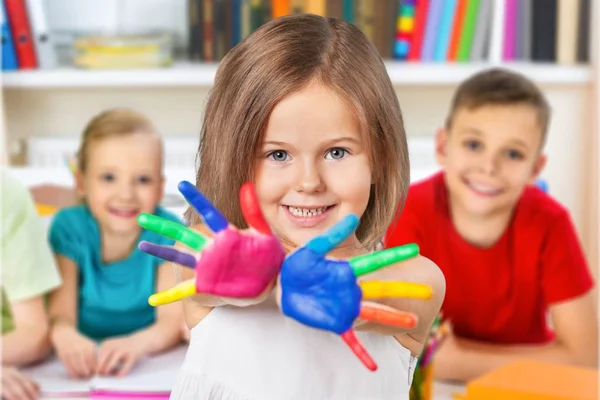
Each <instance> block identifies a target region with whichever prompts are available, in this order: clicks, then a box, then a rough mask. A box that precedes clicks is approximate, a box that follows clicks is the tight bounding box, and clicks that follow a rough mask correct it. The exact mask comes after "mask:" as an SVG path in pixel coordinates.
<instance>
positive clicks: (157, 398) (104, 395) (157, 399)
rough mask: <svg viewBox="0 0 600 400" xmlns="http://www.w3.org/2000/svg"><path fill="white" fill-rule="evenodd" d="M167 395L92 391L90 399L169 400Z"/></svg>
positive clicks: (161, 393)
mask: <svg viewBox="0 0 600 400" xmlns="http://www.w3.org/2000/svg"><path fill="white" fill-rule="evenodd" d="M169 395H170V394H169V393H166V392H160V393H157V392H147V393H144V392H123V391H112V390H94V391H92V392H91V393H90V399H103V400H109V399H110V400H130V399H153V400H169Z"/></svg>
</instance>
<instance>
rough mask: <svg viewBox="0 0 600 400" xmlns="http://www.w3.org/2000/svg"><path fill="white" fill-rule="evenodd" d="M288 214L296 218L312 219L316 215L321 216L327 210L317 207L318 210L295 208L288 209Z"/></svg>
mask: <svg viewBox="0 0 600 400" xmlns="http://www.w3.org/2000/svg"><path fill="white" fill-rule="evenodd" d="M288 210H290V213H292V215H295V216H296V217H314V216H316V215H320V214H323V212H325V211H326V210H327V207H319V208H297V207H288Z"/></svg>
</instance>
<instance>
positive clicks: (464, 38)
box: [456, 0, 480, 61]
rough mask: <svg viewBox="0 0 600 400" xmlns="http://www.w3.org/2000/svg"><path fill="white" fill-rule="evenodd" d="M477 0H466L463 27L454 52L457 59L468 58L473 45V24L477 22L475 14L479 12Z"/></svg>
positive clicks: (463, 59) (466, 59)
mask: <svg viewBox="0 0 600 400" xmlns="http://www.w3.org/2000/svg"><path fill="white" fill-rule="evenodd" d="M479 2H480V0H469V1H468V4H467V10H466V11H465V18H464V21H463V28H462V31H461V34H460V43H459V45H458V52H457V54H456V60H457V61H468V60H469V58H470V55H471V48H472V47H473V37H474V35H475V26H476V24H477V15H478V13H479Z"/></svg>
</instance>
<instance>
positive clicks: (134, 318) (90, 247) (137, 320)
mask: <svg viewBox="0 0 600 400" xmlns="http://www.w3.org/2000/svg"><path fill="white" fill-rule="evenodd" d="M155 213H156V214H157V215H159V216H161V217H163V218H167V219H170V220H172V221H176V222H179V221H178V219H177V218H175V217H174V216H173V215H172V214H171V213H169V212H168V211H165V210H164V209H163V208H161V207H157V208H156V210H155ZM141 240H146V241H150V242H154V243H160V244H162V245H172V244H173V241H171V240H169V239H165V238H164V236H160V235H158V234H156V233H154V232H151V231H147V230H142V231H141V232H140V236H139V240H138V241H141ZM50 243H51V245H52V248H53V249H54V252H55V253H56V254H60V255H62V256H65V257H67V258H69V259H71V260H73V261H74V262H75V263H76V264H77V267H78V269H79V274H80V280H79V285H80V286H79V294H78V310H77V329H78V330H79V332H80V333H82V334H83V335H85V336H87V337H89V338H91V339H94V340H97V341H102V340H105V339H107V338H110V337H113V336H121V335H127V334H129V333H132V332H135V331H137V330H140V329H142V328H145V327H147V326H149V325H152V324H153V323H154V322H155V309H154V307H152V306H150V305H149V304H148V297H150V296H151V295H152V294H153V293H154V291H155V290H156V284H155V282H156V275H157V269H158V267H159V265H160V263H161V260H160V259H158V258H156V257H149V256H148V254H146V253H144V252H142V251H140V250H139V249H138V248H137V247H134V249H133V251H132V252H131V253H130V254H129V255H128V256H127V257H126V258H124V259H121V260H116V261H110V262H104V260H103V259H102V254H100V245H101V238H100V227H99V226H98V222H97V221H96V219H95V218H94V216H93V215H92V214H91V212H90V210H89V208H88V207H87V206H86V205H80V206H75V207H69V208H65V209H63V210H61V211H60V212H59V213H58V214H57V215H56V216H55V217H54V220H53V224H52V229H51V231H50Z"/></svg>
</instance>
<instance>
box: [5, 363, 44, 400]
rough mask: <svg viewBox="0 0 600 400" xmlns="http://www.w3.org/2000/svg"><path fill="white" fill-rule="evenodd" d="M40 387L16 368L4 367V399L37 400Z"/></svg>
mask: <svg viewBox="0 0 600 400" xmlns="http://www.w3.org/2000/svg"><path fill="white" fill-rule="evenodd" d="M39 396H40V387H39V385H38V384H37V383H36V382H34V381H32V380H31V379H29V378H28V377H27V376H25V375H23V374H22V373H21V372H19V371H18V370H17V369H16V368H14V367H5V366H3V367H2V398H3V399H5V400H36V399H38V398H39Z"/></svg>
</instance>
